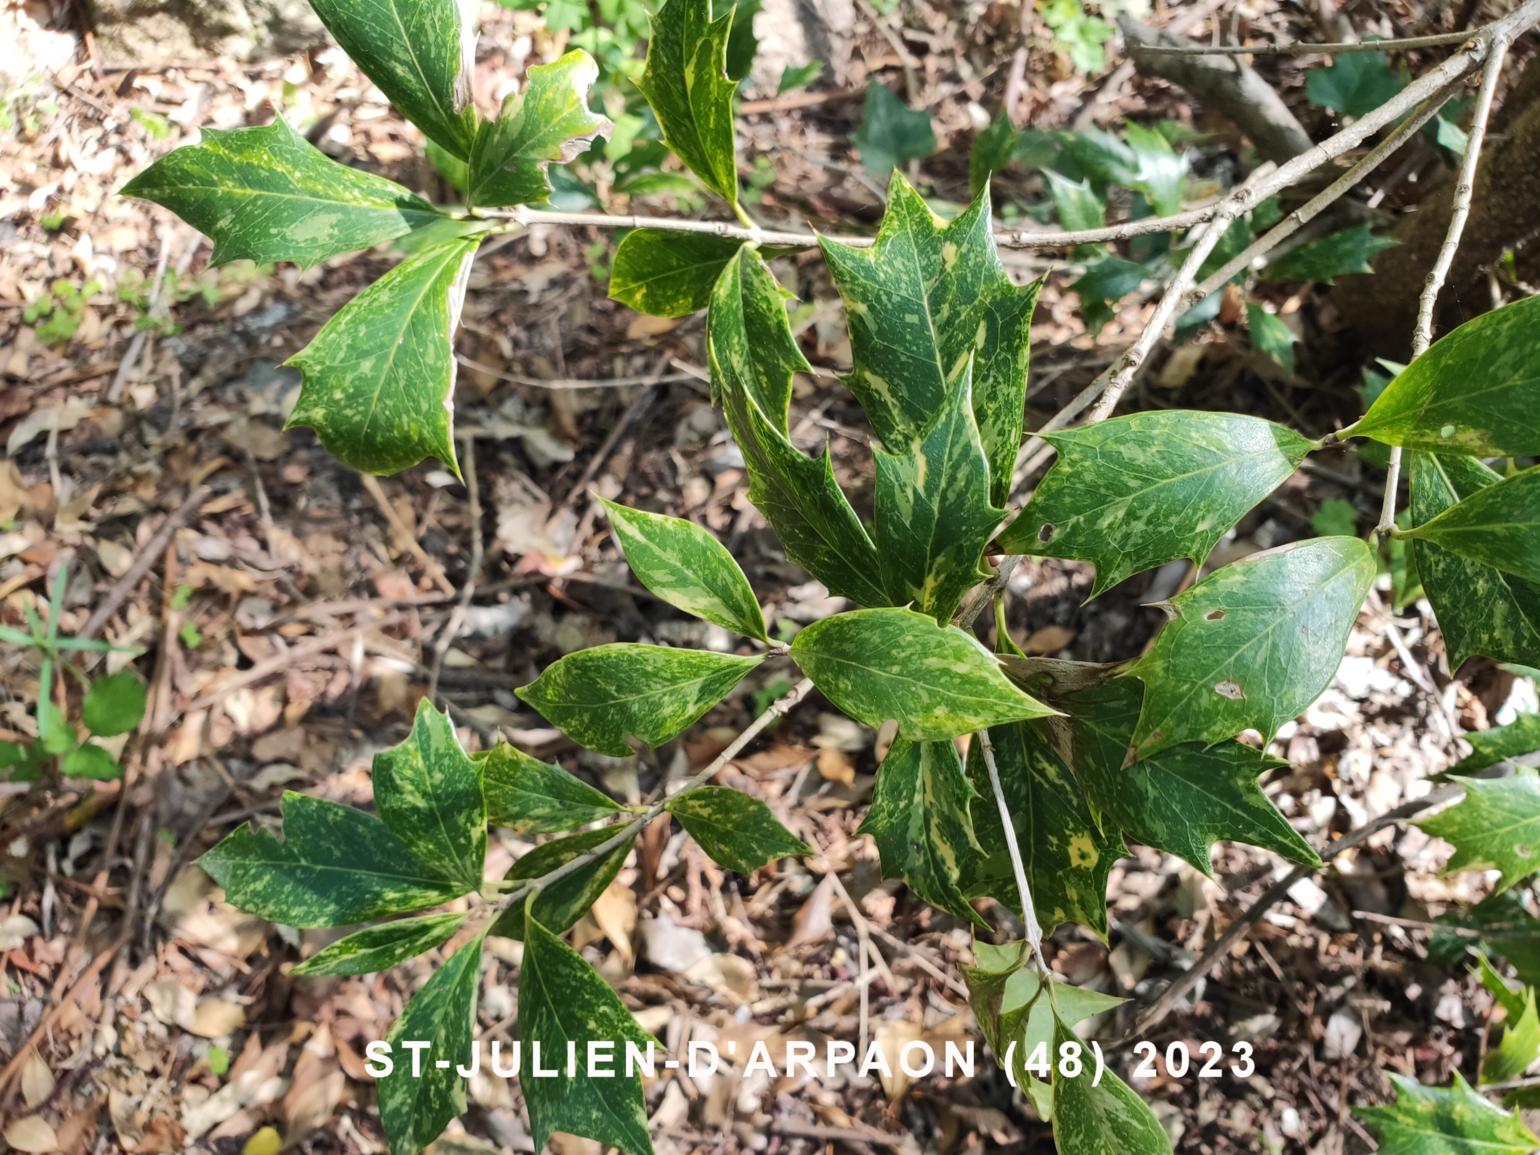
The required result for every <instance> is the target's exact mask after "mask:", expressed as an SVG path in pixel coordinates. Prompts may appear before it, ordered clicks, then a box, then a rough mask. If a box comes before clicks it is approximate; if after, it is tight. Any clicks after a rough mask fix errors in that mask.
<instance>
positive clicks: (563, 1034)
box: [519, 918, 657, 1155]
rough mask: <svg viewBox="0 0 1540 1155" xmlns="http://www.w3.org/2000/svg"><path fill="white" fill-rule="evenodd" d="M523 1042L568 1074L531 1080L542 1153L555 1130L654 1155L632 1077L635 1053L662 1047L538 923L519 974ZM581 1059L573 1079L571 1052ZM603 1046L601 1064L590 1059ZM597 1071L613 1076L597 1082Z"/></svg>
mask: <svg viewBox="0 0 1540 1155" xmlns="http://www.w3.org/2000/svg"><path fill="white" fill-rule="evenodd" d="M519 1042H520V1043H521V1044H522V1046H523V1048H524V1050H525V1051H526V1052H528V1053H529V1056H530V1058H529V1059H526V1060H525V1061H526V1062H530V1061H531V1060H532V1059H533V1055H534V1053H535V1048H537V1047H538V1048H539V1051H540V1054H541V1056H542V1058H541V1062H542V1064H543V1065H544V1066H545V1067H547V1068H556V1069H558V1070H559V1071H560V1072H561V1073H559V1074H557V1075H555V1076H552V1077H545V1078H538V1079H537V1078H529V1079H525V1080H524V1081H523V1091H524V1102H525V1104H526V1105H527V1106H528V1108H529V1122H530V1130H531V1132H532V1133H533V1138H534V1145H535V1150H536V1151H543V1150H545V1145H546V1142H547V1141H548V1140H549V1139H550V1137H551V1133H552V1132H553V1131H563V1132H566V1133H567V1134H569V1135H580V1136H582V1137H583V1138H585V1139H593V1140H595V1141H596V1142H598V1143H599V1144H601V1145H603V1146H606V1147H618V1148H619V1149H620V1150H622V1151H625V1152H628V1153H629V1155H652V1140H651V1139H650V1138H649V1137H648V1134H647V1110H646V1106H645V1104H644V1103H643V1101H642V1084H641V1080H640V1079H639V1078H638V1077H637V1076H636V1075H635V1074H628V1073H627V1065H626V1064H627V1048H628V1045H634V1046H635V1047H637V1048H639V1049H640V1050H641V1051H642V1052H643V1053H644V1054H645V1053H646V1052H647V1049H648V1048H649V1047H656V1046H657V1043H656V1042H655V1040H654V1039H653V1038H652V1036H651V1035H649V1034H648V1033H647V1032H646V1031H644V1030H642V1028H641V1027H640V1026H638V1025H637V1022H636V1020H635V1019H634V1018H632V1017H631V1012H630V1011H628V1010H626V1007H625V1004H624V1003H622V1002H621V1001H620V999H619V998H618V997H617V996H616V994H615V992H614V991H612V990H611V989H610V988H609V986H608V985H607V984H606V983H605V981H604V980H603V979H601V978H600V977H599V976H598V975H597V974H596V973H595V972H594V969H593V968H592V967H591V966H589V965H588V964H587V963H586V962H584V961H583V958H582V956H581V955H579V954H578V953H577V952H576V951H575V950H573V949H572V948H571V947H569V946H568V945H567V944H566V943H564V942H562V941H561V939H559V938H557V937H556V936H555V935H554V934H552V933H551V932H550V931H549V930H547V929H546V928H545V927H544V926H542V925H541V924H540V922H539V921H537V920H536V919H535V918H532V919H531V921H530V926H529V937H528V939H527V940H526V941H525V944H524V965H523V967H522V969H521V970H520V972H519ZM569 1043H570V1044H575V1045H576V1047H577V1053H578V1055H579V1056H580V1058H579V1061H578V1063H577V1064H576V1065H575V1070H574V1072H573V1073H571V1074H570V1075H569V1074H568V1073H567V1062H566V1055H567V1047H568V1044H569ZM596 1043H597V1044H599V1051H598V1062H591V1061H589V1059H588V1056H589V1055H590V1053H592V1048H593V1047H594V1044H596ZM597 1069H602V1070H608V1071H611V1072H613V1076H612V1077H599V1076H596V1074H595V1071H596V1070H597Z"/></svg>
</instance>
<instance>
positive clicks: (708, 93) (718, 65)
mask: <svg viewBox="0 0 1540 1155" xmlns="http://www.w3.org/2000/svg"><path fill="white" fill-rule="evenodd" d="M732 22H733V14H732V12H730V11H729V12H726V13H724V14H723V15H722V16H721V17H720V18H719V19H717V20H712V18H711V0H667V3H665V4H664V5H663V7H662V8H660V9H659V10H658V14H657V15H656V16H654V17H653V19H652V38H651V39H650V40H648V42H647V67H646V70H645V71H644V72H643V73H642V78H641V79H640V80H639V81H637V87H638V88H640V89H641V90H642V93H643V95H645V96H646V97H647V102H648V103H649V104H651V105H652V111H653V115H655V116H656V117H657V118H658V126H659V127H660V128H661V129H662V130H663V139H664V141H665V142H666V143H667V144H668V147H669V148H671V149H673V151H674V155H675V156H677V157H678V158H679V159H680V160H682V161H684V163H685V164H686V165H688V166H689V168H690V170H691V171H692V172H694V173H695V175H696V176H698V177H700V179H701V180H702V181H703V182H704V183H705V185H706V187H707V188H709V189H711V190H712V191H713V192H715V193H717V194H718V195H720V196H722V197H724V198H726V199H727V200H728V201H729V202H731V203H732V204H737V203H738V162H737V157H736V156H735V154H734V145H733V94H734V93H735V92H736V91H737V90H738V82H737V81H735V80H729V79H728V78H727V40H728V35H729V33H730V31H731V29H732Z"/></svg>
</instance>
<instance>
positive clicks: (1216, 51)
mask: <svg viewBox="0 0 1540 1155" xmlns="http://www.w3.org/2000/svg"><path fill="white" fill-rule="evenodd" d="M1475 35H1477V34H1476V33H1475V32H1438V33H1435V34H1433V35H1431V36H1407V37H1405V38H1403V39H1401V40H1339V41H1336V42H1335V43H1329V44H1295V43H1282V44H1182V45H1175V44H1173V45H1162V46H1159V47H1156V46H1151V47H1149V48H1141V49H1140V50H1139V51H1141V52H1153V53H1157V54H1159V55H1161V56H1340V55H1342V54H1343V53H1347V52H1410V51H1412V50H1413V49H1416V48H1447V47H1449V46H1450V45H1451V44H1464V43H1465V42H1466V41H1468V40H1470V39H1471V38H1472V37H1473V36H1475Z"/></svg>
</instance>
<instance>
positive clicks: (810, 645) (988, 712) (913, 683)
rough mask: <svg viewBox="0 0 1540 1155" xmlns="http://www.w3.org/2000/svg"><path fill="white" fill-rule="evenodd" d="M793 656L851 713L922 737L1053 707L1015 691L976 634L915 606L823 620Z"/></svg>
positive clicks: (949, 734) (801, 637)
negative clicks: (894, 724)
mask: <svg viewBox="0 0 1540 1155" xmlns="http://www.w3.org/2000/svg"><path fill="white" fill-rule="evenodd" d="M791 656H792V658H793V659H794V660H795V661H796V663H797V665H799V666H800V667H802V672H803V673H805V674H806V675H807V676H808V677H810V678H812V679H813V683H814V684H815V685H816V686H817V687H818V689H819V691H820V692H822V693H823V695H824V696H825V697H826V698H828V699H829V701H831V702H833V703H834V704H835V705H836V706H838V707H839V708H840V709H841V710H844V711H845V713H847V714H849V715H850V716H851V717H852V718H855V719H856V720H857V721H859V722H864V723H865V724H866V725H868V726H871V727H873V728H875V727H877V726H880V725H882V723H883V722H885V721H887V720H888V719H890V718H892V719H895V720H897V722H898V732H899V734H900V736H902V737H905V738H911V739H914V740H916V741H923V740H926V739H940V738H955V737H957V736H958V735H960V734H966V733H968V732H969V731H971V730H977V729H979V728H980V727H981V726H988V725H998V724H1001V723H1004V722H1013V721H1016V720H1018V719H1023V718H1038V717H1042V716H1044V715H1046V714H1052V713H1054V712H1055V711H1053V710H1052V709H1051V708H1049V707H1048V706H1045V705H1043V704H1042V703H1041V702H1038V701H1035V700H1034V699H1032V698H1029V697H1028V696H1027V695H1026V694H1025V693H1023V692H1022V691H1021V690H1019V689H1017V688H1016V686H1015V685H1013V684H1012V683H1011V682H1010V680H1009V679H1007V678H1006V676H1005V674H1004V673H1003V672H1002V671H1001V669H1000V663H999V662H998V661H996V660H995V656H994V655H993V654H991V653H990V652H989V651H988V650H986V649H985V648H984V647H983V646H982V645H980V644H979V642H978V640H977V639H976V638H974V637H973V636H972V635H971V634H966V633H964V632H963V631H962V630H960V629H958V628H957V627H955V626H942V625H938V624H937V623H936V621H935V619H933V618H930V617H927V616H926V615H924V614H918V613H915V612H914V611H913V610H906V609H873V610H855V611H853V612H851V613H845V614H836V615H834V616H833V617H829V618H824V619H822V620H821V621H817V622H814V623H813V624H812V625H810V626H808V627H807V628H806V629H804V630H803V631H802V632H801V633H799V634H798V635H797V637H796V639H795V640H794V641H793V642H792V644H791Z"/></svg>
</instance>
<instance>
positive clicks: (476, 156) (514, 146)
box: [466, 49, 610, 206]
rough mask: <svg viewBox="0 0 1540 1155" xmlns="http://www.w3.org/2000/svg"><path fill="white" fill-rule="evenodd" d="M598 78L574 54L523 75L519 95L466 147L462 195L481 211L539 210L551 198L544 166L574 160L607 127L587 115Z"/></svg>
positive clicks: (583, 56)
mask: <svg viewBox="0 0 1540 1155" xmlns="http://www.w3.org/2000/svg"><path fill="white" fill-rule="evenodd" d="M598 78H599V66H598V65H597V64H595V63H594V59H593V57H591V56H589V55H588V53H586V52H584V51H582V50H581V49H578V50H576V51H573V52H569V53H567V54H566V55H565V56H563V57H561V59H559V60H556V61H554V62H552V63H550V64H537V65H535V66H534V67H533V68H531V69H530V70H529V78H528V80H527V81H526V82H525V88H524V91H523V92H518V93H514V94H513V95H511V96H509V97H508V99H506V100H505V101H503V107H502V111H501V113H500V114H499V115H498V118H497V119H496V120H495V121H483V122H482V123H481V125H480V126H479V127H478V129H477V132H476V138H475V141H474V143H473V145H472V147H471V154H470V158H469V159H470V167H469V175H468V177H467V188H466V192H467V195H468V196H469V198H470V200H471V202H472V203H474V204H477V205H482V206H492V205H524V204H544V203H545V202H546V201H547V200H549V199H550V196H551V182H550V181H549V180H547V179H546V166H547V165H548V164H551V163H553V162H554V163H558V164H566V163H568V162H570V161H573V160H575V159H577V158H578V157H579V156H581V155H582V154H583V153H584V152H585V151H587V149H588V147H589V146H590V145H592V144H593V142H594V140H595V138H596V137H601V136H608V135H609V131H610V122H609V120H607V119H606V118H605V117H603V116H599V115H598V114H596V113H594V112H591V111H589V108H588V94H589V91H590V90H591V89H592V88H593V86H594V81H596V80H597V79H598Z"/></svg>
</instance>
